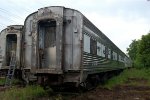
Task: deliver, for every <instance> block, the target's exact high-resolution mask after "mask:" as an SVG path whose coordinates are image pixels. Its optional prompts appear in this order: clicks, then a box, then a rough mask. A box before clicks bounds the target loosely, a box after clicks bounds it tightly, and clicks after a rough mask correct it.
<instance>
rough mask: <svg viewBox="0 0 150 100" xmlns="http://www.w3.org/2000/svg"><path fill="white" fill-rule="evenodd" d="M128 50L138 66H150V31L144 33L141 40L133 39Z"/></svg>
mask: <svg viewBox="0 0 150 100" xmlns="http://www.w3.org/2000/svg"><path fill="white" fill-rule="evenodd" d="M127 52H128V54H129V56H130V57H131V59H132V61H133V65H134V66H136V67H140V68H143V67H149V66H150V33H148V34H147V35H143V36H142V38H141V40H138V41H137V40H133V41H132V43H131V44H130V45H129V48H127Z"/></svg>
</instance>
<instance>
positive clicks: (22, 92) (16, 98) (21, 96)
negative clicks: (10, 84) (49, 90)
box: [0, 86, 46, 100]
mask: <svg viewBox="0 0 150 100" xmlns="http://www.w3.org/2000/svg"><path fill="white" fill-rule="evenodd" d="M44 95H46V92H45V91H44V90H43V88H42V87H40V86H27V87H25V88H16V87H14V88H11V89H10V90H6V91H3V92H0V98H1V100H28V99H29V100H33V99H34V98H37V97H41V96H44Z"/></svg>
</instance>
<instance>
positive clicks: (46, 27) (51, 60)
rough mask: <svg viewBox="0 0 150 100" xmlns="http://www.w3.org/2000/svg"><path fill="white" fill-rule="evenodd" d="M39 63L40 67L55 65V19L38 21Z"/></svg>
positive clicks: (53, 67)
mask: <svg viewBox="0 0 150 100" xmlns="http://www.w3.org/2000/svg"><path fill="white" fill-rule="evenodd" d="M39 64H40V68H51V69H55V67H56V21H55V20H44V21H40V22H39Z"/></svg>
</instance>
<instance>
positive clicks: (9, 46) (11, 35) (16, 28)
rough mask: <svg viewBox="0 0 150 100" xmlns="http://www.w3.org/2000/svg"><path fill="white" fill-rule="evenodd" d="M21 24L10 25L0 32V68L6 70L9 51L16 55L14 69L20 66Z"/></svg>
mask: <svg viewBox="0 0 150 100" xmlns="http://www.w3.org/2000/svg"><path fill="white" fill-rule="evenodd" d="M22 32H23V26H22V25H11V26H8V27H7V28H6V29H4V30H2V31H1V33H0V70H8V69H9V64H10V59H11V53H12V52H15V55H16V69H20V66H21V55H20V54H21V41H22Z"/></svg>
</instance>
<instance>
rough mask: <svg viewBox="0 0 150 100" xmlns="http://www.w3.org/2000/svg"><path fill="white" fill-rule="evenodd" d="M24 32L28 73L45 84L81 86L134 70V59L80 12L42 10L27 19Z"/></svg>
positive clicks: (53, 8) (57, 8) (63, 8)
mask: <svg viewBox="0 0 150 100" xmlns="http://www.w3.org/2000/svg"><path fill="white" fill-rule="evenodd" d="M24 30H25V31H24V34H23V42H24V46H23V47H24V52H23V55H22V57H23V62H24V63H23V65H24V69H27V70H29V72H30V73H32V74H36V75H37V77H38V81H39V82H41V83H42V82H48V84H52V85H53V84H63V83H74V84H75V85H76V86H79V85H80V84H81V83H85V81H86V80H87V77H88V76H90V75H93V76H94V75H95V76H96V77H97V76H98V77H99V73H102V72H107V71H112V70H119V69H124V68H127V67H130V59H129V58H128V57H127V56H126V55H125V54H124V53H123V52H122V51H121V50H120V49H119V48H118V47H117V46H116V45H115V44H114V43H113V42H112V41H111V40H110V39H109V38H108V37H107V36H106V35H104V34H103V33H102V32H101V31H100V30H99V29H98V28H97V27H96V26H94V24H92V23H91V22H90V21H89V20H88V19H87V18H86V17H85V16H84V15H83V14H82V13H80V12H79V11H77V10H74V9H69V8H65V7H60V6H51V7H45V8H41V9H39V10H38V11H37V12H34V13H32V14H30V15H29V16H28V17H27V18H26V20H25V23H24ZM28 75H30V74H28Z"/></svg>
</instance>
